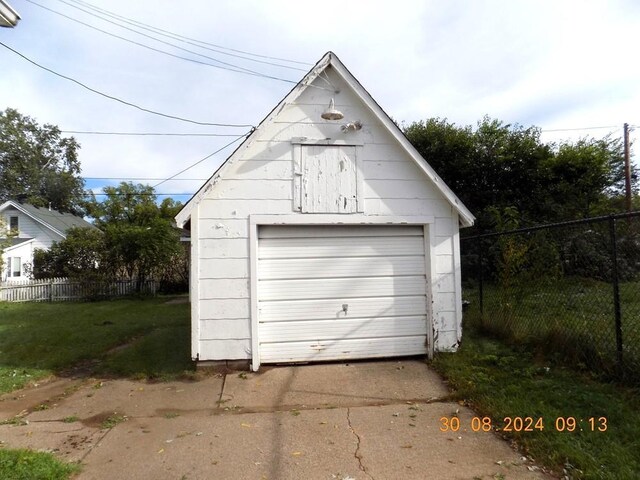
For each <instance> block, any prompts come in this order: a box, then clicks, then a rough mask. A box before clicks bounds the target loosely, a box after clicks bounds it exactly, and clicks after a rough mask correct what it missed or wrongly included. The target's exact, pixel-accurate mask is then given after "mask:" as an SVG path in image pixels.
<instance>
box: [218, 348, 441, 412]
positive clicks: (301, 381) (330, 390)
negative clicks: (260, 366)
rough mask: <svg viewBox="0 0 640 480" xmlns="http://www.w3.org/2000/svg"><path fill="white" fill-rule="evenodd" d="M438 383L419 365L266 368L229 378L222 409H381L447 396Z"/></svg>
mask: <svg viewBox="0 0 640 480" xmlns="http://www.w3.org/2000/svg"><path fill="white" fill-rule="evenodd" d="M448 393H449V392H448V391H447V388H446V387H445V385H444V384H443V382H442V379H441V378H440V377H439V376H438V375H437V374H436V373H435V372H434V371H433V370H431V369H430V368H429V367H428V365H427V364H426V363H425V362H423V361H418V360H404V361H380V362H357V363H350V364H316V365H301V366H287V367H284V366H283V367H275V368H265V369H264V371H263V372H259V373H241V374H230V375H227V378H226V380H225V385H224V392H223V394H222V401H223V402H225V405H228V406H235V407H242V408H249V409H250V408H276V409H278V408H279V409H286V408H288V407H295V406H302V405H304V406H305V407H310V408H315V407H329V406H335V407H339V406H346V405H350V406H353V405H384V404H387V403H393V402H397V401H398V400H420V401H429V400H436V399H440V398H443V397H446V396H447V395H448Z"/></svg>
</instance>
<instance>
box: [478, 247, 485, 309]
mask: <svg viewBox="0 0 640 480" xmlns="http://www.w3.org/2000/svg"><path fill="white" fill-rule="evenodd" d="M478 263H479V265H478V295H479V296H480V317H482V316H484V292H483V275H482V264H483V263H484V258H483V255H482V239H478Z"/></svg>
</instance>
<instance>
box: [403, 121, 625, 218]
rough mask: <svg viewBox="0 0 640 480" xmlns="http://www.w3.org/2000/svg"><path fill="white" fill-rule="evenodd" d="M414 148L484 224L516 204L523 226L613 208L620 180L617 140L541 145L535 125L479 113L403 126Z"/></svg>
mask: <svg viewBox="0 0 640 480" xmlns="http://www.w3.org/2000/svg"><path fill="white" fill-rule="evenodd" d="M404 131H405V134H406V135H407V138H408V139H409V141H410V142H411V143H412V144H413V146H414V147H415V148H416V149H417V150H418V151H419V152H420V154H421V155H422V156H423V157H424V158H425V159H426V160H427V162H429V164H430V165H431V166H432V167H433V168H434V169H435V170H436V172H438V174H439V175H440V176H441V177H442V178H443V180H444V181H445V182H446V183H447V185H449V186H450V187H451V188H452V190H453V191H454V192H455V193H456V194H457V195H458V196H459V197H460V199H461V200H462V201H463V203H464V204H465V205H466V206H467V207H468V208H469V209H470V210H471V211H472V212H473V213H474V215H476V217H477V222H476V229H477V230H491V229H492V228H493V223H494V218H495V215H494V213H495V212H494V211H493V210H492V209H497V210H498V211H504V209H506V208H515V211H516V212H517V213H518V218H519V220H520V222H521V224H522V225H523V226H526V225H531V224H537V223H544V222H552V221H559V220H567V219H572V218H576V217H584V216H589V215H594V214H600V213H606V212H611V211H614V208H615V199H616V197H617V196H619V195H620V192H621V188H622V185H623V178H624V177H623V172H624V170H623V168H624V161H623V157H622V149H621V145H620V142H619V141H617V140H612V139H610V138H605V139H602V140H596V139H583V140H580V141H578V142H575V143H569V142H565V143H562V144H560V145H554V144H546V143H543V142H542V141H541V139H540V130H539V129H538V128H536V127H528V128H525V127H523V126H521V125H509V124H504V123H503V122H500V121H498V120H494V119H490V118H488V117H485V118H483V119H482V120H481V121H480V122H478V124H477V126H476V127H475V128H472V127H471V126H464V127H459V126H456V125H454V124H453V123H450V122H448V121H447V120H446V119H439V118H435V119H433V118H432V119H429V120H426V121H420V122H415V123H412V124H411V125H409V126H408V127H406V128H405V129H404Z"/></svg>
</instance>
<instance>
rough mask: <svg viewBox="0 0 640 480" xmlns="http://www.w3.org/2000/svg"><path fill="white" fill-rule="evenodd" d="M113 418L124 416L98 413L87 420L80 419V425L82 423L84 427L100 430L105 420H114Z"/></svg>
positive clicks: (115, 413) (112, 413)
mask: <svg viewBox="0 0 640 480" xmlns="http://www.w3.org/2000/svg"><path fill="white" fill-rule="evenodd" d="M114 416H121V417H123V416H124V415H123V414H122V413H120V412H100V413H98V414H97V415H93V416H91V417H89V418H81V419H80V423H82V424H83V425H84V426H85V427H90V428H102V427H103V425H104V424H105V422H107V420H109V419H111V418H114Z"/></svg>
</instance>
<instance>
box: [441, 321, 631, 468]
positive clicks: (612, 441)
mask: <svg viewBox="0 0 640 480" xmlns="http://www.w3.org/2000/svg"><path fill="white" fill-rule="evenodd" d="M433 364H434V366H435V367H436V369H437V370H438V371H440V372H441V373H442V374H443V375H444V376H445V377H446V378H447V379H448V380H449V385H450V386H451V387H452V388H453V389H454V390H455V396H456V397H457V399H459V400H464V401H465V402H467V403H468V404H470V405H471V406H472V407H473V408H474V409H475V410H476V411H477V412H478V413H479V414H480V415H487V416H490V417H491V418H492V420H493V424H494V425H495V426H497V427H500V426H501V425H504V418H505V417H533V418H543V421H544V425H545V429H544V430H543V431H539V430H535V431H533V432H519V433H518V432H511V433H508V434H507V433H504V432H502V433H503V434H504V435H507V436H509V437H510V438H513V439H515V440H516V441H517V443H518V444H519V445H520V446H521V447H522V448H523V450H524V451H525V452H526V453H527V454H529V455H531V456H533V457H534V458H535V459H536V461H538V462H539V463H542V464H544V465H547V466H549V467H553V468H555V469H556V470H557V471H561V470H562V469H563V468H566V469H567V470H568V473H569V475H571V477H570V478H577V479H611V480H613V479H623V478H625V479H626V478H629V479H631V478H639V477H640V454H639V452H640V435H639V433H640V395H639V394H640V391H638V390H635V391H634V390H633V389H631V388H623V387H621V386H619V385H618V386H617V385H614V384H607V383H601V382H599V381H597V380H596V379H595V378H593V377H592V376H587V375H583V374H578V373H576V371H575V370H569V369H568V368H564V367H558V366H556V365H554V364H552V363H548V362H547V361H545V360H544V358H542V357H536V356H535V355H534V354H532V353H530V351H529V350H526V349H525V348H524V347H523V346H520V347H509V346H506V345H505V344H504V343H503V342H501V341H498V340H494V339H489V338H487V337H483V336H481V335H480V334H478V333H475V332H474V331H471V330H469V329H467V330H466V331H465V334H464V337H463V342H462V346H461V348H460V350H459V351H458V352H457V353H455V354H439V355H437V356H436V358H435V360H434V362H433ZM558 417H574V418H576V419H577V420H578V421H579V420H586V421H583V422H582V423H581V424H579V425H580V426H581V427H582V431H578V428H576V430H575V431H574V432H568V431H564V432H560V431H556V429H555V420H556V418H558ZM590 417H597V418H599V417H605V418H606V422H607V429H606V431H604V432H601V431H598V430H597V428H596V431H590V427H589V423H588V420H587V419H589V418H590ZM596 425H598V426H599V425H600V423H599V422H596ZM481 434H482V433H478V435H481Z"/></svg>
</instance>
